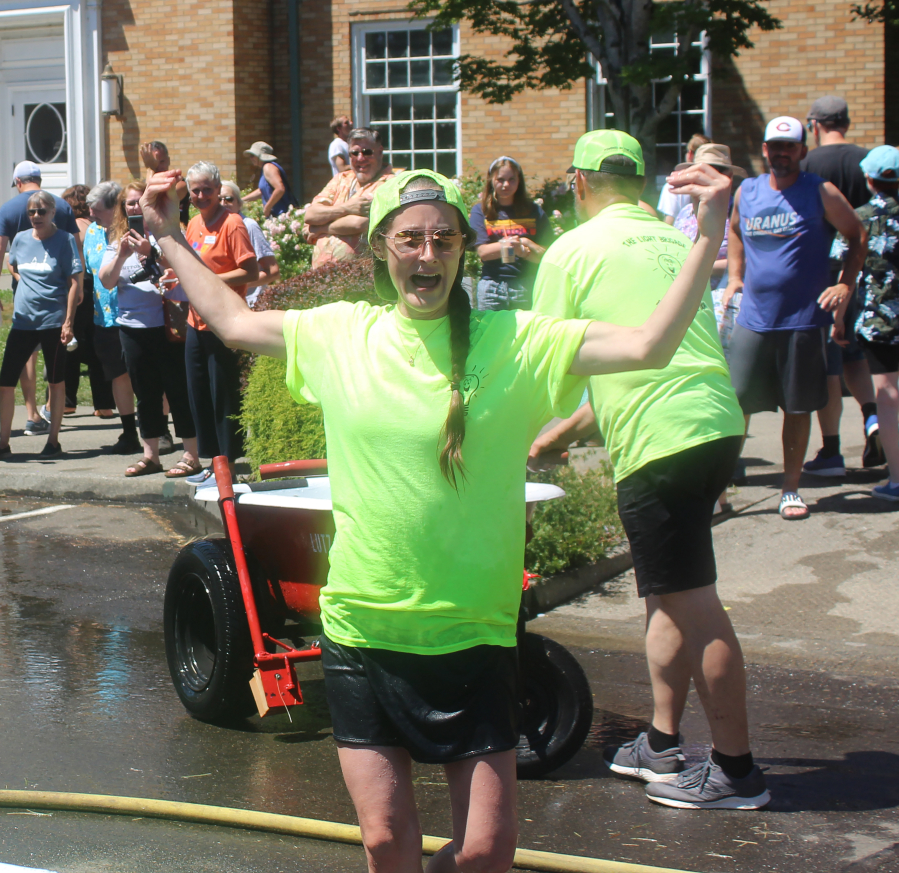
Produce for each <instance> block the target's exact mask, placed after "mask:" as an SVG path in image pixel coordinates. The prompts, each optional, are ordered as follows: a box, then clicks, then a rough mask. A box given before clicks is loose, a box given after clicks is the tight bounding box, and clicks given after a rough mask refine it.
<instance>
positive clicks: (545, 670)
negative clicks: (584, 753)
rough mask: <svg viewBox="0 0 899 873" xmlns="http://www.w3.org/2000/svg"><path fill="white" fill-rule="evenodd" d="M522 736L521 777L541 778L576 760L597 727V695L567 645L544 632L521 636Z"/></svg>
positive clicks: (518, 762) (519, 751)
mask: <svg viewBox="0 0 899 873" xmlns="http://www.w3.org/2000/svg"><path fill="white" fill-rule="evenodd" d="M518 658H519V668H520V675H521V690H520V694H521V704H522V715H521V738H520V740H519V742H518V748H517V749H516V750H515V751H516V762H517V770H518V777H519V778H520V779H538V778H539V777H541V776H545V775H546V774H547V773H549V772H551V771H552V770H555V769H557V768H558V767H561V766H562V765H563V764H564V763H566V762H567V761H569V760H571V758H573V757H574V755H575V754H576V753H577V752H578V750H579V749H580V748H581V746H582V745H583V744H584V740H585V739H586V738H587V733H588V732H589V730H590V725H591V724H592V723H593V694H592V693H591V691H590V683H589V681H588V680H587V676H586V674H585V673H584V670H583V668H582V667H581V665H580V664H579V663H578V662H577V660H576V658H575V657H574V655H572V654H571V653H570V652H569V651H568V650H567V649H566V648H565V647H564V646H562V645H560V644H559V643H557V642H556V641H555V640H551V639H549V638H547V637H544V636H540V634H532V633H525V634H523V635H522V636H521V637H519V647H518Z"/></svg>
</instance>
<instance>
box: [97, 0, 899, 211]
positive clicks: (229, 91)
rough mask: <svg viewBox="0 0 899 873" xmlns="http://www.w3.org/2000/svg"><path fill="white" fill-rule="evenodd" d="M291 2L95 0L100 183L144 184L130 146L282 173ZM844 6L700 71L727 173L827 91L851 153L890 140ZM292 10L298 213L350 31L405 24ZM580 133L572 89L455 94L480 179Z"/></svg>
mask: <svg viewBox="0 0 899 873" xmlns="http://www.w3.org/2000/svg"><path fill="white" fill-rule="evenodd" d="M289 2H290V0H210V2H204V3H200V2H199V0H178V2H175V0H155V2H153V3H147V2H140V0H105V2H104V4H103V7H102V10H103V11H102V26H103V61H104V63H106V62H109V63H111V64H112V66H113V68H114V70H115V72H117V73H122V74H123V75H124V94H125V106H124V108H125V114H124V116H123V117H122V118H116V117H112V118H107V119H104V121H103V124H104V127H105V130H106V146H107V168H106V173H105V175H107V176H108V177H109V178H112V179H116V180H119V181H124V180H126V179H128V178H130V177H132V176H135V175H142V168H141V166H140V160H139V157H138V146H139V144H140V143H141V142H142V141H144V140H148V139H155V138H159V139H163V140H164V141H165V142H167V143H168V145H169V148H170V150H171V153H172V156H173V159H174V161H175V163H176V165H177V166H181V167H183V168H186V167H188V166H190V164H192V163H193V162H194V161H197V160H201V159H206V160H212V161H214V162H215V163H216V164H218V165H219V167H220V169H221V170H222V173H223V175H224V176H225V177H233V176H236V178H237V179H238V181H239V183H240V184H241V185H246V184H248V183H249V182H250V181H251V179H252V178H253V170H252V168H251V167H250V165H249V163H248V162H247V160H246V158H244V156H243V149H245V148H247V147H248V146H249V144H250V143H252V142H253V141H255V140H260V139H261V140H266V141H267V142H269V143H271V144H272V146H273V147H274V149H275V153H276V154H277V155H278V157H279V159H280V161H281V163H282V164H283V165H284V166H285V168H286V169H287V171H288V174H289V175H290V176H291V177H292V176H293V171H294V168H293V167H292V162H291V145H292V143H291V129H290V77H289V51H288V46H289V41H288V3H289ZM848 6H849V4H848V0H816V2H811V0H795V2H793V0H771V2H770V9H771V12H772V13H773V14H774V15H776V16H777V17H779V18H780V19H781V20H782V21H783V23H784V28H783V29H782V30H779V31H775V32H773V33H761V32H754V33H753V34H752V38H753V40H754V42H755V44H756V45H755V48H753V49H749V50H746V51H744V53H743V54H742V55H741V56H740V57H738V58H736V59H733V60H728V61H720V60H717V59H716V60H714V61H713V72H712V129H713V135H714V137H715V138H716V139H720V140H721V141H723V142H726V143H728V144H730V145H731V147H732V148H733V151H734V157H735V160H736V161H737V162H738V163H742V164H743V165H744V166H746V167H747V168H752V169H754V170H755V171H757V172H758V171H761V170H762V169H763V168H762V163H761V157H760V156H761V140H762V132H763V130H764V124H765V120H766V119H768V118H771V117H773V116H775V115H779V114H793V115H796V116H797V117H800V118H804V117H805V113H806V112H807V110H808V107H809V106H810V105H811V103H812V102H813V101H814V99H815V98H816V97H818V96H821V95H822V94H826V93H837V94H841V95H842V96H844V97H845V98H846V99H847V100H848V102H849V105H850V111H851V115H852V118H853V127H852V129H851V130H850V138H851V139H853V140H854V141H856V142H859V143H861V144H863V145H876V144H878V143H880V142H883V141H884V140H885V139H886V140H887V141H891V139H890V138H891V137H894V136H899V134H896V130H899V123H897V122H899V118H897V114H899V112H897V110H891V108H890V106H888V105H887V106H886V107H885V103H886V96H887V95H886V94H885V90H884V88H885V82H884V79H885V75H884V70H885V64H886V65H887V67H888V68H889V69H892V66H895V61H892V66H890V64H891V58H890V57H889V56H885V54H886V53H885V51H884V34H883V29H882V28H881V27H880V26H873V25H868V24H865V23H862V22H853V21H851V15H850V13H849V11H848ZM299 10H300V35H299V40H300V59H301V64H300V76H301V85H300V91H301V96H302V100H301V107H300V111H301V126H302V168H301V173H300V175H301V178H302V183H303V188H304V191H303V194H304V197H303V199H304V200H306V201H308V200H310V199H311V198H312V196H313V195H314V194H315V193H316V192H318V191H319V190H320V189H321V188H322V187H323V186H324V185H325V184H326V182H327V181H328V178H329V177H330V169H329V167H328V164H327V160H326V153H327V148H328V144H329V143H330V141H331V132H330V128H329V124H330V121H331V119H332V118H333V117H334V116H335V115H337V114H342V113H349V114H352V113H353V93H352V87H353V76H352V68H353V57H352V31H353V25H354V24H361V23H364V22H370V21H397V22H403V21H406V20H408V17H407V14H406V12H405V9H404V6H403V4H398V3H396V0H320V2H317V3H300V4H299ZM460 43H461V51H462V52H463V53H472V54H481V55H484V56H487V57H495V58H498V57H501V55H502V52H503V44H502V41H501V40H499V39H498V38H495V37H485V36H479V35H476V34H474V33H473V32H472V31H471V29H470V28H469V27H467V26H465V25H463V26H462V27H461V31H460ZM895 43H896V39H895V36H894V37H893V38H892V39H891V44H895ZM886 78H889V77H886ZM886 84H887V87H889V86H890V82H889V81H888V82H887V83H886ZM890 93H892V91H890ZM356 121H357V122H360V121H361V119H356ZM585 129H586V95H585V84H584V83H583V82H580V83H577V84H576V85H575V87H573V88H572V89H571V90H569V91H556V90H553V91H546V92H528V93H525V94H522V95H519V96H518V97H516V98H515V99H514V100H513V101H512V102H510V103H508V104H505V105H503V106H494V105H489V104H487V103H485V102H484V101H482V100H480V99H479V98H476V97H473V96H471V95H468V94H463V95H462V97H461V163H462V168H463V171H468V170H469V169H471V168H472V167H474V168H475V169H477V170H479V171H480V172H484V170H485V169H486V167H487V165H488V164H489V162H490V161H491V160H492V159H493V158H495V157H497V156H498V155H499V154H501V153H507V154H511V155H512V156H514V157H516V158H518V159H519V160H521V162H522V165H523V166H524V169H525V172H526V174H527V175H528V177H529V178H530V179H537V180H543V179H547V178H558V177H559V176H561V175H562V173H563V172H564V170H565V168H566V167H567V166H568V162H569V156H570V155H571V152H572V149H573V146H574V143H575V141H576V140H577V137H578V136H579V135H580V134H581V133H582V132H583V131H584V130H585ZM88 181H93V180H88Z"/></svg>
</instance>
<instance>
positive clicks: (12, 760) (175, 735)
mask: <svg viewBox="0 0 899 873" xmlns="http://www.w3.org/2000/svg"><path fill="white" fill-rule="evenodd" d="M41 505H42V504H40V503H39V502H38V501H29V500H25V499H22V500H15V501H13V500H0V737H2V746H0V749H2V751H0V774H2V775H0V785H2V786H3V787H6V788H30V789H38V790H48V791H73V792H87V793H102V794H121V795H130V796H139V797H152V798H161V799H167V800H183V801H192V802H198V803H209V804H215V805H220V806H233V807H239V808H247V809H257V810H263V811H271V812H281V813H287V814H294V815H300V816H307V817H312V818H321V819H327V820H331V821H341V822H351V823H355V818H354V815H353V811H352V807H351V805H350V802H349V799H348V797H347V795H346V792H345V790H344V788H343V784H342V781H341V779H340V775H339V771H338V765H337V755H336V750H335V747H334V745H333V743H332V741H331V739H330V731H329V720H328V714H327V709H326V706H325V704H324V699H323V693H322V687H321V679H320V672H319V668H318V666H317V665H309V666H306V667H304V668H303V672H302V673H301V680H302V684H303V692H304V695H305V698H306V701H307V704H306V706H304V707H303V708H302V709H301V711H300V713H299V714H298V715H296V716H295V717H294V722H293V723H290V722H289V721H288V719H287V718H286V716H275V717H273V718H270V719H267V720H265V721H261V720H260V719H258V718H254V719H250V720H247V721H245V722H240V723H237V724H232V725H228V726H217V725H210V724H204V723H201V722H198V721H196V720H194V719H192V718H190V717H189V716H188V715H187V714H186V712H185V711H184V710H183V709H182V707H181V705H180V703H179V701H178V699H177V697H176V696H175V693H174V691H173V690H172V688H171V685H170V681H169V677H168V671H167V668H166V664H165V657H164V651H163V640H162V596H163V589H164V583H165V578H166V574H167V571H168V567H169V565H170V564H171V562H172V560H173V558H174V556H175V554H176V553H177V550H178V548H179V546H180V545H181V544H182V543H183V542H184V541H185V540H186V539H187V538H189V537H190V536H192V535H194V534H195V532H196V531H195V530H194V529H193V528H192V520H191V517H190V516H189V515H188V514H187V513H186V512H178V511H175V510H163V509H159V508H153V509H150V508H145V507H144V508H141V507H133V506H128V507H124V506H102V505H93V504H84V505H78V506H76V507H75V508H72V509H68V510H64V511H61V512H58V513H55V514H52V515H44V516H36V517H31V518H28V519H22V520H20V521H10V522H3V521H2V516H4V515H8V514H10V513H16V512H23V511H27V510H32V509H36V508H39V507H40V506H41ZM538 624H539V625H541V630H542V632H544V633H547V634H548V635H552V636H556V637H557V638H558V639H560V640H563V641H565V642H566V644H569V648H570V649H571V650H572V651H573V652H574V653H575V654H576V655H577V656H578V658H579V659H580V660H581V663H582V664H583V665H584V667H585V669H586V670H587V672H588V674H589V676H590V679H591V683H592V686H593V690H594V693H595V699H596V715H595V720H594V726H593V729H592V731H591V734H590V737H589V739H588V742H587V744H586V746H585V748H584V749H583V750H582V751H581V753H579V755H577V756H576V757H575V759H574V760H573V761H572V762H571V763H569V764H568V765H566V766H565V767H563V768H562V769H560V770H559V771H557V772H556V773H554V774H552V777H553V778H551V779H547V780H543V781H535V782H525V783H522V784H521V786H520V803H519V807H520V823H521V839H520V845H521V846H522V847H526V848H536V849H543V850H547V851H557V852H564V853H570V854H577V855H586V856H593V857H600V858H611V859H615V860H620V861H632V862H640V863H644V864H655V865H659V866H662V867H672V868H678V869H681V870H690V871H700V873H719V871H735V873H744V871H783V873H793V871H797V870H803V871H805V870H811V871H840V873H851V871H866V873H870V871H878V873H881V871H899V816H897V813H896V809H897V806H899V743H897V718H896V714H897V707H896V696H897V685H899V683H897V680H896V672H895V670H889V669H885V670H878V671H867V672H866V673H865V675H864V677H860V676H853V675H851V671H847V670H843V671H842V672H840V673H836V672H834V671H830V672H823V671H818V670H815V669H813V668H812V666H810V665H809V663H807V662H802V664H803V666H802V667H801V668H799V667H791V666H790V664H789V662H788V660H785V659H784V657H780V658H779V659H778V660H777V661H776V662H773V661H772V662H766V661H764V659H760V660H759V663H758V664H757V665H750V667H749V682H750V700H751V711H750V718H751V723H752V730H753V735H754V737H755V746H756V757H757V760H758V761H759V763H761V764H762V765H763V766H764V767H767V768H768V771H767V778H768V781H769V785H770V787H771V791H772V795H773V798H774V800H773V802H772V804H771V806H770V807H769V809H767V810H764V811H760V812H753V813H738V812H717V813H716V812H687V811H676V810H671V809H667V808H663V807H657V806H653V805H651V804H649V803H648V802H647V801H645V799H644V798H643V796H642V789H641V787H640V786H639V785H637V784H636V783H629V782H622V781H619V780H617V779H614V778H611V777H609V775H608V774H607V771H606V770H605V768H604V767H603V765H602V763H601V750H602V747H603V746H604V745H605V744H606V743H607V742H609V741H611V740H614V739H616V738H619V737H621V738H629V737H631V736H633V734H634V733H635V732H636V731H637V730H638V729H640V728H642V726H643V724H642V722H641V720H640V719H641V718H643V717H644V716H645V714H646V711H647V700H648V680H647V677H646V672H645V665H644V662H643V659H642V657H641V656H640V654H639V645H631V646H624V645H622V646H618V647H616V646H610V645H609V644H608V641H607V640H602V641H600V639H599V637H598V636H597V638H596V640H593V641H591V639H590V636H589V634H585V632H584V626H583V622H581V623H580V624H578V623H577V622H570V621H568V619H566V617H565V615H563V614H559V615H558V616H556V615H553V616H549V617H548V618H547V619H541V620H540V622H538ZM637 642H639V641H637ZM601 646H602V647H601ZM683 729H684V733H685V734H686V735H687V737H688V739H692V738H695V741H696V744H695V745H688V746H687V748H686V751H687V753H688V755H695V756H696V757H699V756H700V755H702V754H704V750H703V748H702V746H701V744H700V743H701V741H702V738H703V737H704V736H705V735H706V729H705V727H704V719H703V717H702V715H701V713H700V712H699V711H698V704H697V702H696V700H695V698H692V697H691V705H690V707H689V709H688V713H687V716H686V719H685V723H684V726H683ZM415 772H416V781H417V786H418V787H417V792H418V797H419V803H420V807H421V810H422V823H423V827H424V830H425V832H426V833H429V834H434V835H447V834H448V833H449V816H448V803H447V795H446V786H445V783H444V779H443V775H442V772H440V771H439V770H438V769H436V768H431V767H417V768H416V771H415ZM40 812H41V811H39V810H32V811H26V810H4V809H0V862H5V863H12V864H22V865H27V866H32V867H46V868H49V869H51V870H57V871H60V873H63V871H65V873H75V871H78V873H88V871H115V873H144V871H171V873H181V871H185V873H186V871H207V870H208V871H213V870H215V871H220V870H228V871H231V873H251V871H263V870H264V871H267V873H278V871H284V873H293V871H312V870H316V871H322V870H326V871H334V873H343V871H362V870H363V869H364V861H363V856H362V850H361V849H359V848H357V847H351V846H340V845H333V844H328V843H322V842H314V841H302V840H297V839H294V838H287V837H282V836H277V835H268V834H259V833H253V832H243V831H239V830H231V829H225V828H215V827H208V826H196V825H188V824H177V823H169V822H161V821H154V820H150V819H138V820H133V819H132V818H131V817H106V816H97V815H87V814H85V815H79V814H72V813H59V812H54V813H52V814H40Z"/></svg>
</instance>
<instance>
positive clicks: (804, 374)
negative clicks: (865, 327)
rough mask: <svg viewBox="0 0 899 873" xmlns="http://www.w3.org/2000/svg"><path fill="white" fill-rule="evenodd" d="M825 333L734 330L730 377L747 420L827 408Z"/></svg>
mask: <svg viewBox="0 0 899 873" xmlns="http://www.w3.org/2000/svg"><path fill="white" fill-rule="evenodd" d="M824 334H825V331H824V328H820V327H818V328H814V329H813V330H772V331H767V332H765V333H758V332H756V331H754V330H749V329H747V328H745V327H743V326H742V325H740V324H737V325H734V332H733V333H732V334H731V337H730V347H729V348H728V363H729V364H730V378H731V382H733V386H734V391H736V392H737V399H738V400H739V401H740V406H741V408H742V409H743V414H744V415H753V414H754V413H756V412H777V409H778V407H780V408H781V409H783V410H784V412H792V413H802V412H815V411H816V410H818V409H823V408H824V407H825V406H827V357H826V354H825V350H824V343H825V337H824Z"/></svg>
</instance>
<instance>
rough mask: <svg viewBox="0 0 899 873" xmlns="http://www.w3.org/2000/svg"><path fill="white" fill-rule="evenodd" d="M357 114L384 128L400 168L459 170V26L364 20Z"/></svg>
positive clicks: (357, 37) (390, 157)
mask: <svg viewBox="0 0 899 873" xmlns="http://www.w3.org/2000/svg"><path fill="white" fill-rule="evenodd" d="M354 42H355V46H356V70H355V73H356V115H357V118H361V119H363V120H364V121H365V123H366V124H368V125H369V126H371V127H373V128H375V129H376V130H378V131H379V132H380V134H381V139H382V141H383V143H384V154H385V160H387V161H389V162H390V163H391V164H392V165H393V166H394V167H395V168H397V169H398V168H404V169H420V168H427V169H429V170H437V171H438V172H440V173H444V174H445V175H447V176H455V175H456V174H457V173H458V171H459V89H458V86H457V85H456V83H455V82H454V80H453V61H454V59H455V58H457V57H458V55H459V46H458V30H457V29H456V28H447V29H445V30H438V31H434V32H433V33H432V32H430V31H428V30H425V29H424V25H409V24H404V25H402V26H400V27H394V26H392V25H386V24H364V25H360V26H359V27H358V28H357V29H356V31H355V33H354Z"/></svg>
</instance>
